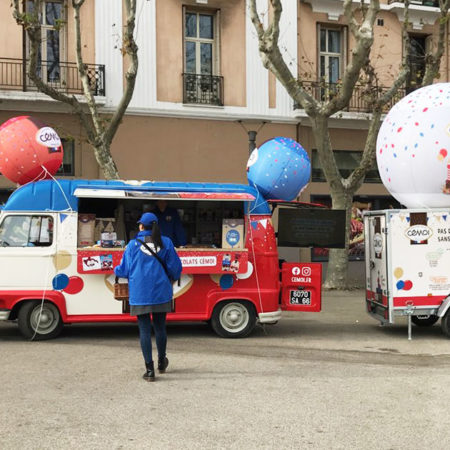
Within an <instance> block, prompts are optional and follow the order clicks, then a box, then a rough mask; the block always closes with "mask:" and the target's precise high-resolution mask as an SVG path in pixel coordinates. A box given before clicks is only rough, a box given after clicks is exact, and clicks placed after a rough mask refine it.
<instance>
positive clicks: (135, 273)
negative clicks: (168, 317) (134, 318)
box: [114, 230, 182, 305]
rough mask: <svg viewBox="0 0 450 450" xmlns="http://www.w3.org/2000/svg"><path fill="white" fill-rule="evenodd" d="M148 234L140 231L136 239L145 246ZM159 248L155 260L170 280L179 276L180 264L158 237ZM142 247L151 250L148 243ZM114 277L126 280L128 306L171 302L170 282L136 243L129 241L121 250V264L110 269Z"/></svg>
mask: <svg viewBox="0 0 450 450" xmlns="http://www.w3.org/2000/svg"><path fill="white" fill-rule="evenodd" d="M151 234H152V233H151V231H149V230H144V231H140V232H139V233H138V234H137V236H136V238H138V239H140V240H141V241H144V242H145V237H146V236H151ZM161 240H162V243H163V246H164V247H163V248H162V249H158V251H157V254H158V256H159V257H160V258H161V259H162V260H163V261H164V262H165V264H166V267H167V271H168V272H169V274H170V276H171V277H172V279H174V280H177V279H178V278H180V275H181V270H182V266H181V261H180V258H179V257H178V255H177V252H176V251H175V248H174V246H173V244H172V241H171V240H170V239H169V238H168V237H165V236H161ZM146 244H147V245H148V246H149V247H150V248H152V250H155V248H154V246H153V244H152V243H150V242H146ZM114 273H115V274H116V275H117V276H118V277H121V278H128V288H129V293H130V305H156V304H159V303H166V302H168V301H170V300H171V299H172V296H173V290H172V282H171V281H170V280H169V278H168V277H167V275H166V272H165V271H164V268H163V267H162V265H161V263H160V262H159V261H158V260H157V259H156V258H155V257H154V256H153V255H152V254H151V253H149V252H148V250H147V249H146V248H145V246H143V245H142V244H141V243H139V242H138V241H137V240H136V239H132V240H131V241H130V242H129V243H128V245H127V248H126V249H125V252H124V254H123V257H122V261H121V262H120V264H119V265H118V266H116V267H115V268H114Z"/></svg>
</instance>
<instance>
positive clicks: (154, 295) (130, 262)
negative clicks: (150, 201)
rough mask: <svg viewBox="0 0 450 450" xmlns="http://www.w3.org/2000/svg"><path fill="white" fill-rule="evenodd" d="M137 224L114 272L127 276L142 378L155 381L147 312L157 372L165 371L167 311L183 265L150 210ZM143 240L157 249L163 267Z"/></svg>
mask: <svg viewBox="0 0 450 450" xmlns="http://www.w3.org/2000/svg"><path fill="white" fill-rule="evenodd" d="M138 224H139V233H138V234H137V235H136V237H135V238H134V239H132V240H131V241H130V242H129V243H128V245H127V247H126V249H125V252H124V254H123V257H122V261H121V262H120V264H119V265H118V266H116V267H115V268H114V273H115V274H116V276H118V277H122V278H128V289H129V302H130V315H132V316H137V321H138V325H139V338H140V343H141V349H142V354H143V356H144V360H145V368H146V371H145V373H144V375H143V378H144V379H145V380H147V381H154V380H155V368H154V364H153V358H152V341H151V331H152V320H151V318H150V314H152V318H153V328H154V330H155V338H156V348H157V350H158V371H159V372H160V373H164V372H165V371H166V369H167V366H168V365H169V360H168V359H167V356H166V347H167V333H166V314H167V313H168V312H170V311H171V308H172V296H173V290H172V280H177V279H179V278H180V276H181V269H182V266H181V261H180V258H179V257H178V255H177V253H176V251H175V248H174V246H173V244H172V241H171V240H170V239H169V238H168V237H166V236H161V232H160V229H159V226H158V218H157V217H156V216H155V215H154V214H153V213H144V214H143V215H142V217H141V218H140V219H139V221H138ZM143 243H145V244H147V247H150V248H151V250H153V252H156V254H157V255H158V257H159V258H160V260H161V261H162V262H163V263H164V264H165V267H166V270H165V269H164V267H163V265H162V264H161V262H160V261H158V259H157V258H156V257H155V256H153V255H152V253H151V252H150V251H149V250H148V249H147V248H146V246H145V245H144V244H143ZM169 277H170V278H171V279H169Z"/></svg>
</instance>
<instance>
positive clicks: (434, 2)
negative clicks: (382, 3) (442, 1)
mask: <svg viewBox="0 0 450 450" xmlns="http://www.w3.org/2000/svg"><path fill="white" fill-rule="evenodd" d="M392 3H405V0H389V1H388V4H389V5H390V4H392ZM409 4H410V5H422V6H431V7H433V8H439V0H410V1H409Z"/></svg>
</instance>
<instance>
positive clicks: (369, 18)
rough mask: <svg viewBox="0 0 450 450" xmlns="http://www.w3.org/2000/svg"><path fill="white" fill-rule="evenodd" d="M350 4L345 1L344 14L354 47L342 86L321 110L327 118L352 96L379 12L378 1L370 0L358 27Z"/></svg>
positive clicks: (367, 54)
mask: <svg viewBox="0 0 450 450" xmlns="http://www.w3.org/2000/svg"><path fill="white" fill-rule="evenodd" d="M351 3H352V0H345V2H344V13H345V16H346V18H347V21H348V23H349V27H350V31H351V32H352V34H353V36H354V37H355V42H356V45H355V47H354V48H353V50H352V59H351V61H350V64H348V65H347V67H346V69H345V72H344V75H343V77H342V84H341V88H340V89H339V91H338V94H337V95H336V96H334V97H333V98H332V99H331V100H330V101H329V102H327V103H326V104H325V105H324V107H323V109H322V111H323V113H324V114H327V115H328V116H331V115H333V114H335V113H336V112H338V111H341V110H342V109H343V108H345V107H346V106H347V105H348V103H349V101H350V99H351V97H352V95H353V90H354V88H355V85H356V83H357V81H358V79H359V76H360V73H361V69H362V67H363V66H364V65H365V64H367V62H368V59H369V55H370V50H371V48H372V44H373V26H374V23H375V19H376V17H377V15H378V12H379V10H380V1H379V0H371V1H370V3H369V5H368V7H367V10H361V13H362V15H363V17H362V23H361V24H360V25H358V24H357V22H356V19H355V13H354V10H353V8H352V5H351Z"/></svg>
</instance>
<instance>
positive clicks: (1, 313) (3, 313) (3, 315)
mask: <svg viewBox="0 0 450 450" xmlns="http://www.w3.org/2000/svg"><path fill="white" fill-rule="evenodd" d="M10 314H11V310H10V309H0V320H8V319H9V315H10Z"/></svg>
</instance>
